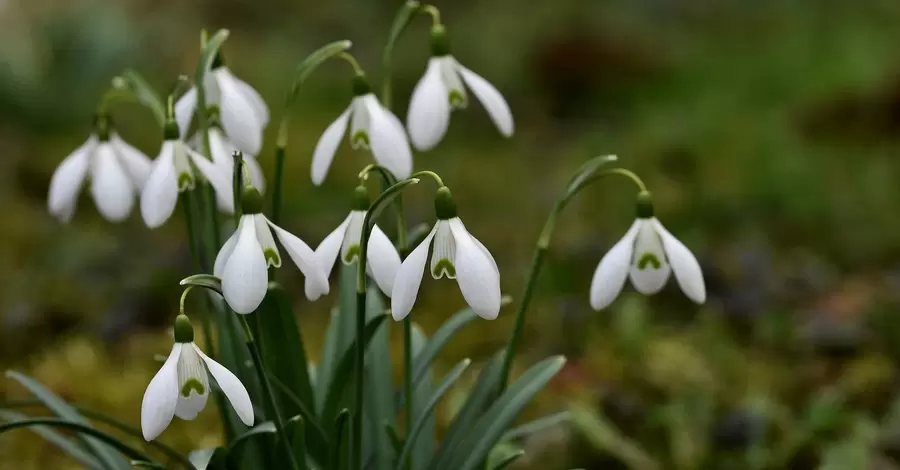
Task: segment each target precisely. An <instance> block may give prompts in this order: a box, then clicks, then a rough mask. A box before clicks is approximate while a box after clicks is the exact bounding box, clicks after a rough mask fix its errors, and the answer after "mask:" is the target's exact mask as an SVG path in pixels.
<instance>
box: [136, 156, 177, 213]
mask: <svg viewBox="0 0 900 470" xmlns="http://www.w3.org/2000/svg"><path fill="white" fill-rule="evenodd" d="M177 203H178V174H177V171H176V170H175V143H174V142H173V141H170V140H167V141H165V142H163V145H162V149H161V150H160V151H159V156H158V157H156V160H154V161H153V167H152V170H151V171H150V177H149V178H147V184H146V185H144V189H143V191H141V217H143V218H144V223H145V224H147V227H150V228H156V227H159V226H160V225H162V224H164V223H165V222H166V221H167V220H169V217H171V216H172V212H173V211H174V210H175V205H176V204H177Z"/></svg>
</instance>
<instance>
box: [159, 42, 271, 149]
mask: <svg viewBox="0 0 900 470" xmlns="http://www.w3.org/2000/svg"><path fill="white" fill-rule="evenodd" d="M205 90H206V102H207V103H206V104H207V105H208V106H209V105H215V106H218V108H219V114H220V115H221V121H222V127H223V128H224V129H225V132H226V133H227V134H228V136H229V137H231V139H232V140H233V141H234V143H235V144H236V145H237V147H238V148H239V149H240V150H242V151H244V152H247V153H250V154H253V155H257V154H259V151H260V149H261V148H262V134H263V129H265V128H266V125H268V124H269V108H268V107H267V106H266V103H265V101H263V99H262V97H261V96H260V95H259V93H258V92H257V91H256V90H254V89H253V87H252V86H250V85H248V84H247V83H245V82H243V81H242V80H241V79H239V78H237V77H236V76H234V74H233V73H231V70H229V69H228V67H226V66H225V65H222V63H221V59H220V57H217V60H216V61H215V62H214V63H213V66H212V69H211V70H210V71H209V72H208V73H207V74H206V79H205ZM196 108H197V89H196V88H191V89H190V90H188V92H187V93H185V94H184V95H183V96H182V97H181V98H179V99H178V102H177V103H175V117H176V119H177V121H178V127H179V128H180V130H181V135H187V131H188V127H189V126H190V123H191V118H193V116H194V112H195V111H196Z"/></svg>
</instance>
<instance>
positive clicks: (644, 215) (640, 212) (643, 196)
mask: <svg viewBox="0 0 900 470" xmlns="http://www.w3.org/2000/svg"><path fill="white" fill-rule="evenodd" d="M637 216H638V218H639V219H649V218H651V217H653V198H652V197H650V192H649V191H641V192H640V193H639V194H638V196H637Z"/></svg>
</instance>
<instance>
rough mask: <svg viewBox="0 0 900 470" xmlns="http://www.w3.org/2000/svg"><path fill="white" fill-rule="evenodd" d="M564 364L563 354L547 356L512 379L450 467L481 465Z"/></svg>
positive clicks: (464, 469) (468, 469)
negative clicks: (515, 378) (514, 379)
mask: <svg viewBox="0 0 900 470" xmlns="http://www.w3.org/2000/svg"><path fill="white" fill-rule="evenodd" d="M565 363H566V359H565V358H564V357H562V356H555V357H551V358H548V359H544V360H543V361H541V362H539V363H537V364H535V365H534V366H532V367H531V368H530V369H528V370H527V371H526V372H525V373H524V374H522V376H521V377H519V379H518V380H516V381H515V382H513V384H512V385H510V387H509V388H508V389H507V390H506V391H505V392H503V394H502V395H500V398H498V399H497V401H496V402H494V404H493V405H491V407H490V408H488V410H487V413H485V414H484V415H483V416H482V417H481V418H480V419H479V420H478V422H477V423H476V424H475V428H474V429H473V430H472V432H471V433H469V436H468V437H467V438H466V440H465V441H463V443H462V445H461V446H460V449H459V451H458V452H457V453H456V458H455V459H454V461H455V462H459V463H458V464H457V465H452V464H451V466H450V468H454V469H459V470H474V469H475V468H476V467H477V466H478V465H479V464H481V463H482V462H483V461H484V459H485V458H487V456H488V452H490V450H491V448H493V447H494V444H496V443H497V442H498V441H499V440H500V437H502V436H503V433H504V431H506V429H507V427H509V425H510V424H511V423H512V422H513V420H514V419H515V418H516V416H518V415H519V413H520V412H521V411H522V409H523V408H525V405H527V404H528V403H529V402H530V401H531V399H532V398H533V397H534V395H535V394H537V393H538V392H539V391H540V390H541V389H543V388H544V386H545V385H547V382H549V381H550V379H552V378H553V376H555V375H556V373H557V372H559V371H560V369H562V366H563V365H564V364H565Z"/></svg>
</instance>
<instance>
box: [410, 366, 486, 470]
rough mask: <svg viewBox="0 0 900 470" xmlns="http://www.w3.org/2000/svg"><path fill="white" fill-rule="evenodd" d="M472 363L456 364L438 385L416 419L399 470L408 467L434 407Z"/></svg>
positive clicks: (432, 436)
mask: <svg viewBox="0 0 900 470" xmlns="http://www.w3.org/2000/svg"><path fill="white" fill-rule="evenodd" d="M471 363H472V361H471V360H469V359H463V360H462V361H460V362H459V363H458V364H456V366H455V367H453V369H450V372H448V373H447V375H445V376H444V378H443V379H442V380H441V382H440V383H439V384H438V387H437V389H436V390H435V391H434V394H433V395H432V396H431V397H430V398H429V400H428V402H427V403H426V404H425V406H424V408H423V409H422V412H421V413H419V414H418V415H417V417H416V422H415V423H414V424H413V428H412V429H411V430H410V431H409V433H408V437H407V439H406V444H405V445H404V446H403V450H402V451H400V457H399V458H398V459H397V467H396V469H397V470H403V468H404V467H405V465H406V456H407V455H409V453H410V452H412V450H413V448H414V447H415V445H416V440H417V439H418V438H419V432H420V431H421V430H422V427H424V426H425V422H426V421H427V420H428V419H429V418H431V417H433V415H434V407H435V406H437V404H438V402H439V401H441V398H443V397H444V395H445V394H446V393H447V391H448V390H450V387H452V386H453V384H454V383H456V381H457V380H458V379H459V377H460V376H461V375H462V373H463V371H465V370H466V368H467V367H469V364H471ZM422 437H423V438H425V439H434V435H431V436H429V435H425V436H422Z"/></svg>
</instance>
